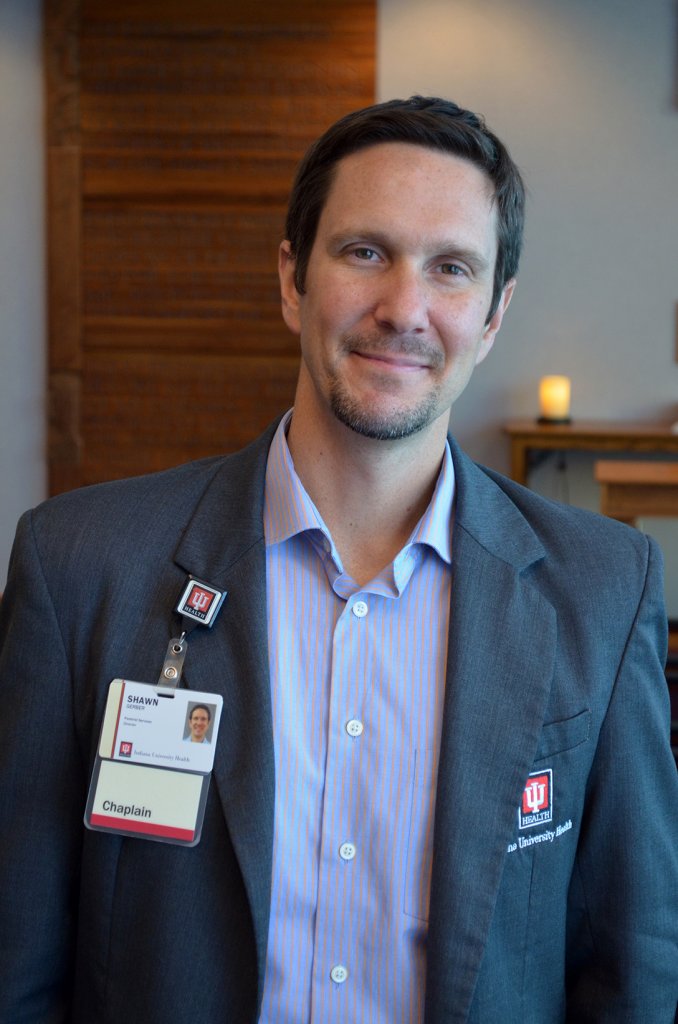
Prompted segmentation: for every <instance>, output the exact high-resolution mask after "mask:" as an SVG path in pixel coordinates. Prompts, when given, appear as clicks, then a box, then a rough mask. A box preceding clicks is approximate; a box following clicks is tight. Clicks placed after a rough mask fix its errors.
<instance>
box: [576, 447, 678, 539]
mask: <svg viewBox="0 0 678 1024" xmlns="http://www.w3.org/2000/svg"><path fill="white" fill-rule="evenodd" d="M595 476H596V480H597V481H598V483H599V484H600V511H601V512H602V513H603V515H606V516H612V518H613V519H621V520H622V522H624V523H630V524H631V525H632V526H633V525H634V523H635V521H636V519H638V517H639V516H678V462H625V461H617V460H615V461H614V462H612V461H609V462H608V461H605V460H603V461H600V462H596V465H595Z"/></svg>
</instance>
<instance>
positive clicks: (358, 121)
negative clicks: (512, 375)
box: [285, 96, 525, 320]
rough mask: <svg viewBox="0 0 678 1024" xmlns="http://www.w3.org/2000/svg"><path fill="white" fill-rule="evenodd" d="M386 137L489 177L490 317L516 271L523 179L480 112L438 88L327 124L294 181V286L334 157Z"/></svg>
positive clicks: (289, 232) (289, 225)
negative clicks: (492, 216)
mask: <svg viewBox="0 0 678 1024" xmlns="http://www.w3.org/2000/svg"><path fill="white" fill-rule="evenodd" d="M382 142H406V143H411V144H413V145H416V146H424V147H425V148H427V149H436V150H440V151H442V152H444V153H451V154H452V155H453V156H458V157H462V158H463V159H465V160H469V161H470V162H471V163H473V164H475V165H476V167H479V168H480V169H481V170H482V171H484V172H485V173H486V174H487V176H488V177H489V179H490V180H491V182H492V184H493V186H494V198H495V201H496V204H497V261H496V264H495V268H494V287H493V293H492V306H491V309H490V312H489V314H488V320H489V319H490V318H491V317H492V316H493V315H494V312H495V310H496V309H497V306H498V304H499V299H500V297H501V293H502V290H503V288H504V285H505V284H506V282H507V281H510V279H511V278H512V277H514V276H515V275H516V273H517V271H518V262H519V259H520V250H521V247H522V238H523V222H524V216H525V187H524V185H523V180H522V178H521V176H520V171H519V170H518V168H517V167H516V165H515V164H514V162H513V160H512V159H511V157H510V156H509V153H508V150H507V149H506V147H505V146H504V145H503V143H502V142H501V141H500V140H499V139H498V138H497V136H496V135H494V134H493V133H492V132H491V131H489V129H488V128H487V127H486V125H485V121H484V120H483V118H482V117H481V116H480V115H479V114H474V113H472V112H471V111H470V110H464V109H463V108H462V107H459V106H457V104H456V103H452V102H451V101H450V100H443V99H439V98H438V97H436V96H411V97H410V99H409V100H388V101H387V102H386V103H377V104H375V105H374V106H371V107H365V108H364V109H362V110H356V111H354V112H353V113H351V114H347V115H346V116H345V117H342V118H341V119H340V120H339V121H337V122H336V124H333V125H332V126H331V127H330V128H328V129H327V131H326V132H325V133H324V135H321V136H320V138H319V139H317V140H316V141H315V142H314V143H313V145H312V146H311V147H310V149H309V150H308V151H307V153H306V155H305V157H304V158H303V160H302V162H301V164H300V165H299V169H298V171H297V175H296V178H295V180H294V184H293V186H292V193H291V196H290V202H289V206H288V210H287V220H286V223H285V237H286V238H287V240H288V241H289V243H290V246H291V254H292V256H293V258H294V260H295V269H294V283H295V286H296V289H297V291H298V292H299V293H300V294H301V295H303V293H304V288H305V281H306V271H307V268H308V261H309V257H310V255H311V249H312V248H313V243H314V242H315V237H316V233H317V231H318V222H319V220H320V215H321V213H322V211H323V207H324V206H325V203H326V202H327V196H328V195H329V191H330V187H331V185H332V182H333V180H334V175H335V173H336V167H337V164H338V163H339V161H340V160H341V159H343V157H345V156H348V155H349V154H351V153H356V152H358V151H359V150H361V149H367V147H369V146H376V145H379V144H380V143H382Z"/></svg>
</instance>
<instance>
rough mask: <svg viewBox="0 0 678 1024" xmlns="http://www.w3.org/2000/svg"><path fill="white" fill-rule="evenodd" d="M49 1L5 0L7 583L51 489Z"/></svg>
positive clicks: (1, 477)
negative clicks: (22, 530) (25, 524)
mask: <svg viewBox="0 0 678 1024" xmlns="http://www.w3.org/2000/svg"><path fill="white" fill-rule="evenodd" d="M40 33H41V25H40V2H39V0H0V591H1V590H2V588H3V587H4V584H5V577H6V566H7V559H8V558H9V551H10V547H11V542H12V537H13V535H14V528H15V525H16V520H17V518H18V517H19V515H20V513H21V512H22V511H23V510H24V509H25V508H27V507H28V506H30V505H34V504H35V503H36V502H38V501H39V500H40V499H41V498H43V497H44V495H45V479H46V462H45V433H46V425H45V349H46V342H45V275H44V255H43V254H44V194H45V187H44V170H43V96H42V70H41V53H40V47H41V38H40Z"/></svg>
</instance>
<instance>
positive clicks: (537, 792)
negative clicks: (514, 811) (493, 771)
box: [518, 768, 553, 828]
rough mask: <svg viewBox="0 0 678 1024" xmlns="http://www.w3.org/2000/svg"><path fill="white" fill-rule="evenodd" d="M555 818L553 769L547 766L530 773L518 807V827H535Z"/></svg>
mask: <svg viewBox="0 0 678 1024" xmlns="http://www.w3.org/2000/svg"><path fill="white" fill-rule="evenodd" d="M552 820H553V771H552V769H551V768H545V769H543V770H542V771H540V772H531V773H530V775H528V778H527V782H526V783H525V789H524V790H523V797H522V800H521V803H520V807H519V809H518V828H534V826H535V825H544V824H545V823H546V822H547V821H552Z"/></svg>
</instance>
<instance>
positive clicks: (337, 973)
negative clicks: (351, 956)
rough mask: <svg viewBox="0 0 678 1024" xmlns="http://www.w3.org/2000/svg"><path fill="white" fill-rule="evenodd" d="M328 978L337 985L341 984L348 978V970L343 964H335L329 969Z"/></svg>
mask: <svg viewBox="0 0 678 1024" xmlns="http://www.w3.org/2000/svg"><path fill="white" fill-rule="evenodd" d="M330 978H331V979H332V981H336V983H337V985H343V984H344V982H345V981H346V979H347V978H348V971H347V970H346V968H345V967H344V965H343V964H335V965H334V967H333V968H332V970H331V971H330Z"/></svg>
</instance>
